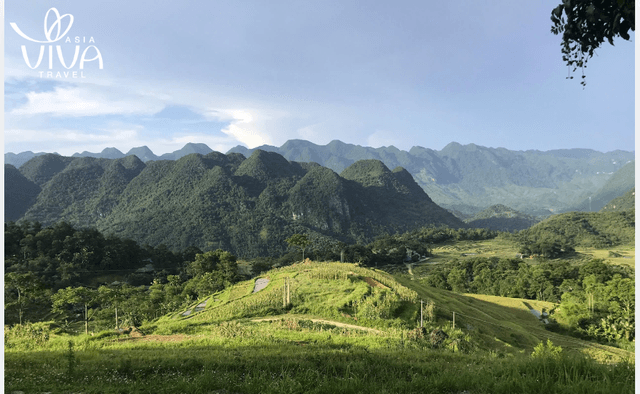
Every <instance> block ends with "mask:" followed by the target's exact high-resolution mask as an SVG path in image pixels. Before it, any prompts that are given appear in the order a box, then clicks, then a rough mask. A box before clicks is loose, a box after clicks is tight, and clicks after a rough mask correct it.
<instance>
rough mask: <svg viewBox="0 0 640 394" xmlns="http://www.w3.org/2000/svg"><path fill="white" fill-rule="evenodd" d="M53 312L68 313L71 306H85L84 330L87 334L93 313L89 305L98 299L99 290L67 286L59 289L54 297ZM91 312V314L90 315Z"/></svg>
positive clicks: (52, 298)
mask: <svg viewBox="0 0 640 394" xmlns="http://www.w3.org/2000/svg"><path fill="white" fill-rule="evenodd" d="M51 300H52V301H53V312H54V313H63V314H65V315H66V314H68V311H69V307H72V308H73V307H75V306H77V305H83V306H84V331H85V334H88V333H89V319H90V318H91V316H92V315H93V313H92V312H95V311H90V310H89V306H91V305H93V304H94V303H95V302H96V301H97V300H98V292H97V291H96V290H93V289H89V288H87V287H67V288H65V289H60V290H58V291H57V292H56V293H55V294H54V295H53V296H52V297H51ZM90 314H91V316H90Z"/></svg>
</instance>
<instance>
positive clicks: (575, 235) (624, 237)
mask: <svg viewBox="0 0 640 394" xmlns="http://www.w3.org/2000/svg"><path fill="white" fill-rule="evenodd" d="M516 239H517V240H518V241H519V242H520V245H521V252H522V253H523V254H525V255H531V254H538V255H542V256H544V257H549V258H555V257H559V256H561V255H563V254H569V253H572V252H573V250H574V249H575V248H576V247H578V246H582V247H597V248H603V247H610V246H615V245H621V244H625V243H632V242H634V240H635V210H632V211H620V212H568V213H563V214H560V215H556V216H552V217H550V218H548V219H546V220H544V221H542V222H540V223H538V224H536V225H535V226H533V227H531V228H529V229H527V230H523V231H521V232H519V233H518V234H517V236H516Z"/></svg>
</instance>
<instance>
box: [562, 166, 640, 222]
mask: <svg viewBox="0 0 640 394" xmlns="http://www.w3.org/2000/svg"><path fill="white" fill-rule="evenodd" d="M635 164H636V163H635V160H634V161H632V162H631V163H627V164H626V165H625V166H624V167H622V168H621V169H619V170H618V171H616V172H615V173H614V174H613V175H612V176H611V178H609V180H608V181H607V183H605V184H604V185H603V186H602V188H600V190H598V191H597V192H595V193H594V194H593V195H592V196H591V198H586V199H585V200H584V201H582V202H581V203H580V204H578V205H577V206H575V207H574V208H573V209H569V210H571V211H590V212H596V211H599V210H600V209H602V208H603V207H604V206H605V205H606V204H607V203H608V202H609V201H611V200H613V199H614V198H616V197H620V196H622V195H623V194H624V193H626V192H627V191H629V189H632V188H634V186H635V179H636V167H635Z"/></svg>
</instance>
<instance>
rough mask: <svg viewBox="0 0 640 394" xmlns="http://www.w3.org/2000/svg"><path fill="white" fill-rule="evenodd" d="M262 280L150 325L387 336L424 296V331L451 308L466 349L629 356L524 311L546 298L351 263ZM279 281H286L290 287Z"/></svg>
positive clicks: (411, 318)
mask: <svg viewBox="0 0 640 394" xmlns="http://www.w3.org/2000/svg"><path fill="white" fill-rule="evenodd" d="M260 278H264V279H268V280H269V283H268V284H267V286H266V287H265V288H264V289H262V290H260V291H258V292H256V293H254V292H253V289H254V284H255V281H256V279H259V278H256V279H252V280H250V281H245V282H240V283H238V284H236V285H234V286H232V287H230V288H227V289H225V290H223V291H221V292H219V293H215V294H212V295H211V296H209V297H206V298H204V299H200V300H198V302H196V303H194V304H193V305H192V306H191V307H189V308H188V309H187V310H185V311H180V312H177V313H172V314H170V315H167V316H165V317H163V318H161V319H160V320H158V321H157V322H155V323H153V327H152V329H153V330H154V332H155V333H158V334H165V335H166V334H170V333H180V332H190V331H191V330H193V329H194V328H195V327H199V326H202V325H217V324H220V323H223V322H229V321H236V320H237V321H239V322H242V324H243V325H251V324H255V323H254V322H267V321H281V320H282V319H286V320H289V321H298V322H302V321H315V322H320V323H322V324H325V325H326V326H327V327H338V328H340V327H346V328H348V329H352V330H356V331H357V330H362V331H364V332H366V331H370V332H371V330H373V331H375V332H377V333H378V335H382V336H391V337H393V336H394V335H397V334H393V333H394V332H395V333H397V330H398V329H403V330H412V329H414V328H415V327H416V326H419V324H420V301H421V300H422V301H424V302H425V304H424V305H426V306H425V307H424V310H423V324H424V325H425V326H426V327H429V330H432V329H434V328H435V327H444V328H445V329H446V330H447V331H448V332H450V333H452V331H451V330H450V329H451V327H452V324H453V319H454V317H453V313H454V312H455V315H456V316H455V326H456V328H458V329H461V330H462V332H464V333H465V334H466V335H467V337H466V339H465V340H464V341H466V342H467V343H466V344H464V343H463V344H461V345H460V346H468V347H469V349H471V348H475V349H479V350H483V351H492V352H499V353H503V354H513V355H515V354H519V352H520V351H526V352H531V351H532V350H533V348H534V347H535V346H536V345H537V344H538V343H540V342H541V341H546V340H547V339H551V340H552V341H553V343H554V344H556V345H559V346H562V348H563V349H566V350H567V351H569V352H578V353H585V354H588V355H590V356H591V357H596V358H599V359H601V360H620V359H623V358H625V357H629V356H631V353H629V352H627V351H624V350H622V349H618V348H613V347H610V346H605V345H600V344H596V343H592V342H587V341H582V340H579V339H576V338H574V337H569V336H566V335H562V334H559V333H554V332H550V331H548V330H546V329H545V325H544V324H543V323H542V322H541V321H540V320H538V318H537V317H536V316H535V315H534V314H532V313H531V312H530V310H529V309H530V308H535V309H537V310H538V311H541V310H542V309H543V308H544V309H546V310H550V309H552V308H553V307H554V304H552V303H548V302H543V301H535V300H523V299H515V298H504V297H496V296H483V295H476V294H457V293H454V292H451V291H447V290H441V289H436V288H433V287H430V286H426V285H423V284H421V283H418V282H417V281H412V280H409V279H407V278H403V277H393V276H391V275H389V274H387V273H386V272H383V271H378V270H374V269H368V268H364V267H359V266H357V265H354V264H342V263H316V262H306V263H304V264H295V265H292V266H289V267H283V268H279V269H275V270H272V271H269V272H266V273H263V274H262V275H261V276H260ZM285 281H288V283H289V289H288V290H287V289H286V286H285ZM287 297H288V298H287ZM203 305H204V306H203ZM429 308H433V309H429ZM238 319H240V320H238ZM297 324H301V323H297ZM452 335H453V334H452Z"/></svg>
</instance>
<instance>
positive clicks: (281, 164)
mask: <svg viewBox="0 0 640 394" xmlns="http://www.w3.org/2000/svg"><path fill="white" fill-rule="evenodd" d="M110 153H114V152H113V151H111V152H110ZM5 173H9V174H13V177H14V178H15V179H17V180H19V181H13V182H8V183H7V184H5V195H10V196H19V195H20V193H21V192H24V193H23V194H25V193H26V194H28V195H26V196H24V197H23V199H24V200H25V201H27V200H28V201H33V203H32V204H31V205H30V206H29V207H28V209H25V207H24V206H18V205H17V204H15V202H14V203H13V206H12V205H11V204H9V205H5V213H6V212H9V211H10V212H14V213H13V214H12V215H13V217H15V215H16V214H15V213H20V212H21V211H25V212H24V214H23V215H21V216H20V219H25V220H31V221H38V222H40V223H42V224H43V225H45V226H46V225H50V224H53V223H56V222H58V221H60V220H65V221H68V222H69V223H71V224H72V225H74V226H78V227H95V228H97V229H98V230H100V231H102V232H104V233H106V234H115V235H118V236H122V237H128V238H132V239H134V240H136V241H138V242H140V243H143V244H144V243H147V244H150V245H154V246H157V245H161V244H164V245H166V246H167V247H169V248H171V249H175V250H182V249H184V248H186V247H188V246H190V245H196V246H198V247H200V248H201V249H203V250H210V249H217V248H222V249H225V250H228V251H231V252H232V253H234V254H236V255H238V256H241V257H255V256H260V255H263V256H264V255H278V254H282V253H283V252H285V251H286V249H287V244H286V242H285V239H286V238H288V237H290V236H291V235H292V234H295V233H306V234H309V235H310V237H311V238H312V239H313V240H314V245H316V247H322V245H326V244H327V243H329V244H332V243H336V242H355V241H365V242H366V241H371V240H373V238H374V237H376V236H378V235H381V234H383V233H395V232H396V231H406V230H409V229H413V228H415V227H420V226H428V225H436V226H438V225H446V226H449V227H465V225H464V223H462V222H461V221H460V220H459V219H457V218H456V217H455V216H453V215H452V214H450V213H449V212H447V211H446V210H444V209H442V208H440V207H439V206H437V205H436V204H435V203H433V201H432V200H431V199H430V198H429V196H427V194H426V193H425V192H424V190H422V188H420V187H419V186H418V185H417V184H416V183H415V181H414V179H413V177H411V175H410V174H409V173H408V172H407V171H406V170H404V169H403V168H396V169H394V170H393V171H391V170H389V169H388V168H387V167H386V166H385V165H384V164H383V163H382V162H380V161H376V160H367V161H364V162H356V163H354V164H353V165H352V166H350V167H347V168H346V169H345V170H344V171H342V173H341V174H340V175H339V174H337V173H336V172H334V171H332V170H330V169H328V168H326V167H322V166H320V165H319V164H316V163H300V162H295V161H289V160H287V159H285V158H284V157H282V156H281V155H279V154H277V153H274V152H266V151H261V150H257V151H254V152H253V153H252V154H251V156H249V157H248V158H245V157H244V156H243V155H241V154H238V153H229V154H222V153H219V152H211V153H209V154H206V155H202V154H199V153H192V154H188V155H186V156H183V157H182V158H180V159H178V160H157V161H149V162H147V163H144V162H143V161H142V160H140V159H139V158H138V157H137V156H134V155H131V156H126V157H123V158H116V159H105V158H94V157H63V156H59V155H53V154H48V155H42V156H38V157H34V158H33V159H31V160H30V161H29V162H27V163H25V164H24V165H23V166H21V167H20V169H19V170H17V169H15V167H13V166H11V165H8V164H7V165H5ZM23 185H29V187H28V188H25V187H24V186H23ZM15 200H16V199H14V200H12V201H15Z"/></svg>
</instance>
